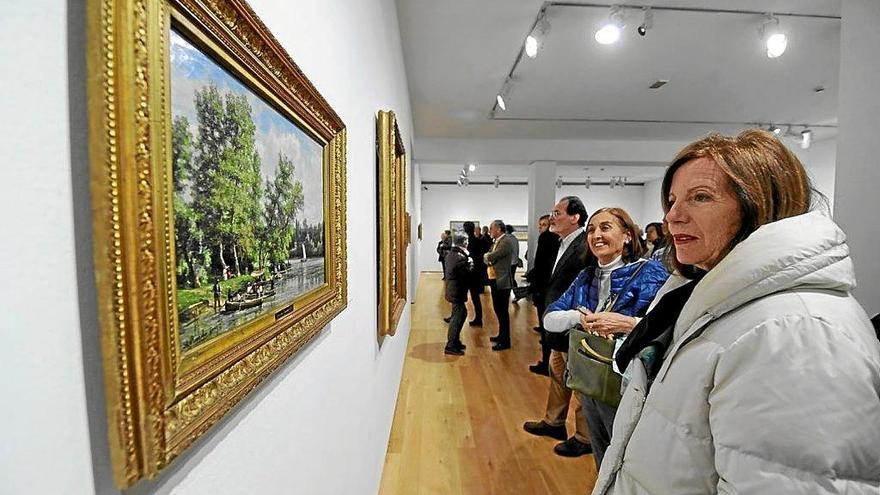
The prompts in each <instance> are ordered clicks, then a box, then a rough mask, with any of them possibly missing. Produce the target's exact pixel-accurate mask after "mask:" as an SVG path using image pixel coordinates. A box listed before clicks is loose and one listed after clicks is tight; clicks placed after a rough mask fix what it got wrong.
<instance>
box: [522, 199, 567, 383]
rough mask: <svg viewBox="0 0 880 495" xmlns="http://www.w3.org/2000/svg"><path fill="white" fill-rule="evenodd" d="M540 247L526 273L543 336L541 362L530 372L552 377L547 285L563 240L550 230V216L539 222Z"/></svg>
mask: <svg viewBox="0 0 880 495" xmlns="http://www.w3.org/2000/svg"><path fill="white" fill-rule="evenodd" d="M538 232H540V235H539V236H538V247H537V249H535V260H534V262H533V263H531V268H530V269H529V271H528V273H526V279H527V280H528V281H529V292H530V293H531V296H532V302H534V303H535V308H536V309H537V310H538V326H537V327H535V329H536V330H538V332H539V333H540V334H541V360H540V361H538V363H537V364H533V365H531V366H529V371H531V372H532V373H537V374H539V375H546V376H550V371H549V367H548V365H549V363H550V346H549V343H548V342H547V338H546V335H545V334H546V332H545V331H544V311H546V310H547V301H546V300H545V299H546V297H547V284H549V283H550V275H551V274H552V273H553V265H554V264H555V263H556V254H557V253H558V251H559V243H560V241H561V240H562V239H561V238H560V237H559V234H557V233H556V232H553V231H551V230H550V215H544V216H543V217H541V218H540V219H539V220H538Z"/></svg>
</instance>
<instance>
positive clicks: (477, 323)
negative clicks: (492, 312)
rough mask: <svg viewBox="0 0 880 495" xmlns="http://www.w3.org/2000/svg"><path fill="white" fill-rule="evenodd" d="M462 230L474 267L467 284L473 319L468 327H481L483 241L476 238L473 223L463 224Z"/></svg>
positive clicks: (483, 268) (475, 229) (484, 266)
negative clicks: (472, 307)
mask: <svg viewBox="0 0 880 495" xmlns="http://www.w3.org/2000/svg"><path fill="white" fill-rule="evenodd" d="M462 228H463V229H464V231H465V233H466V234H467V240H468V244H467V245H468V252H469V253H470V258H471V260H472V261H473V267H474V269H473V275H472V276H471V277H470V281H469V284H468V292H469V293H470V295H471V302H472V303H473V305H474V319H473V320H471V321H469V322H468V325H470V326H472V327H481V326H483V303H482V301H480V294H482V293H483V276H484V274H485V273H486V261H485V260H483V255H484V254H486V249H485V248H484V247H483V241H482V240H480V238H479V237H477V236H476V232H477V228H476V226H474V222H465V223H464V224H463V226H462Z"/></svg>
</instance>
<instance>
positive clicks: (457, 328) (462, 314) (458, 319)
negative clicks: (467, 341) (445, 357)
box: [446, 302, 467, 348]
mask: <svg viewBox="0 0 880 495" xmlns="http://www.w3.org/2000/svg"><path fill="white" fill-rule="evenodd" d="M466 319H467V308H466V307H465V305H464V303H463V302H460V303H452V319H450V320H449V327H447V330H446V347H449V348H452V347H455V346H456V344H459V343H461V327H462V326H463V325H464V320H466Z"/></svg>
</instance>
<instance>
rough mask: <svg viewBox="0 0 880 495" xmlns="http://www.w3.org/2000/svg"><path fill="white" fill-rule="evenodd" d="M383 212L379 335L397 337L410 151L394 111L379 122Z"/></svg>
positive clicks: (403, 289)
mask: <svg viewBox="0 0 880 495" xmlns="http://www.w3.org/2000/svg"><path fill="white" fill-rule="evenodd" d="M376 133H377V138H376V139H377V141H378V143H377V154H378V157H377V161H378V168H379V170H378V198H379V200H378V210H379V221H378V226H379V234H378V236H377V237H378V242H379V248H378V252H379V277H378V278H379V336H385V335H394V333H395V332H396V331H397V323H398V322H399V320H400V315H401V314H402V313H403V309H404V307H405V306H406V248H407V246H408V245H409V232H410V226H409V214H408V213H407V212H406V150H405V148H404V146H403V140H402V139H401V138H400V129H399V128H398V126H397V119H396V118H395V116H394V112H391V111H380V112H379V115H378V116H377V119H376Z"/></svg>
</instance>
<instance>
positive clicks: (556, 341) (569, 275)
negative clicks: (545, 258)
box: [544, 232, 587, 352]
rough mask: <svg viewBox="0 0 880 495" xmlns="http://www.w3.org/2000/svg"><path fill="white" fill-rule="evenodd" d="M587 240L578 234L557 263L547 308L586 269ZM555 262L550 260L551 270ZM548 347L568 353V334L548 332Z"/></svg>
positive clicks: (546, 295) (545, 296) (550, 282)
mask: <svg viewBox="0 0 880 495" xmlns="http://www.w3.org/2000/svg"><path fill="white" fill-rule="evenodd" d="M585 240H586V233H585V232H581V233H580V234H578V236H577V237H575V238H574V240H573V241H571V244H569V245H568V249H566V250H565V252H564V253H562V258H559V263H556V268H555V269H554V270H553V274H552V275H550V280H549V281H548V282H547V292H546V293H545V295H544V304H545V305H546V306H550V305H551V304H553V302H555V301H556V300H557V299H559V297H560V296H562V295H563V294H565V291H567V290H568V288H569V287H570V286H571V283H572V282H574V279H576V278H577V276H578V274H579V273H580V272H581V270H583V269H584V268H586V266H587V262H586V261H585V259H586V256H585V255H586V252H585V250H586V249H587V246H586V242H585ZM561 242H562V240H561V239H560V243H561ZM557 253H558V251H557ZM555 261H556V258H553V259H552V260H550V266H551V268H552V267H553V263H554V262H555ZM546 306H545V307H546ZM547 345H548V346H549V347H550V348H551V349H553V350H554V351H560V352H568V332H563V333H550V332H548V333H547Z"/></svg>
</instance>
